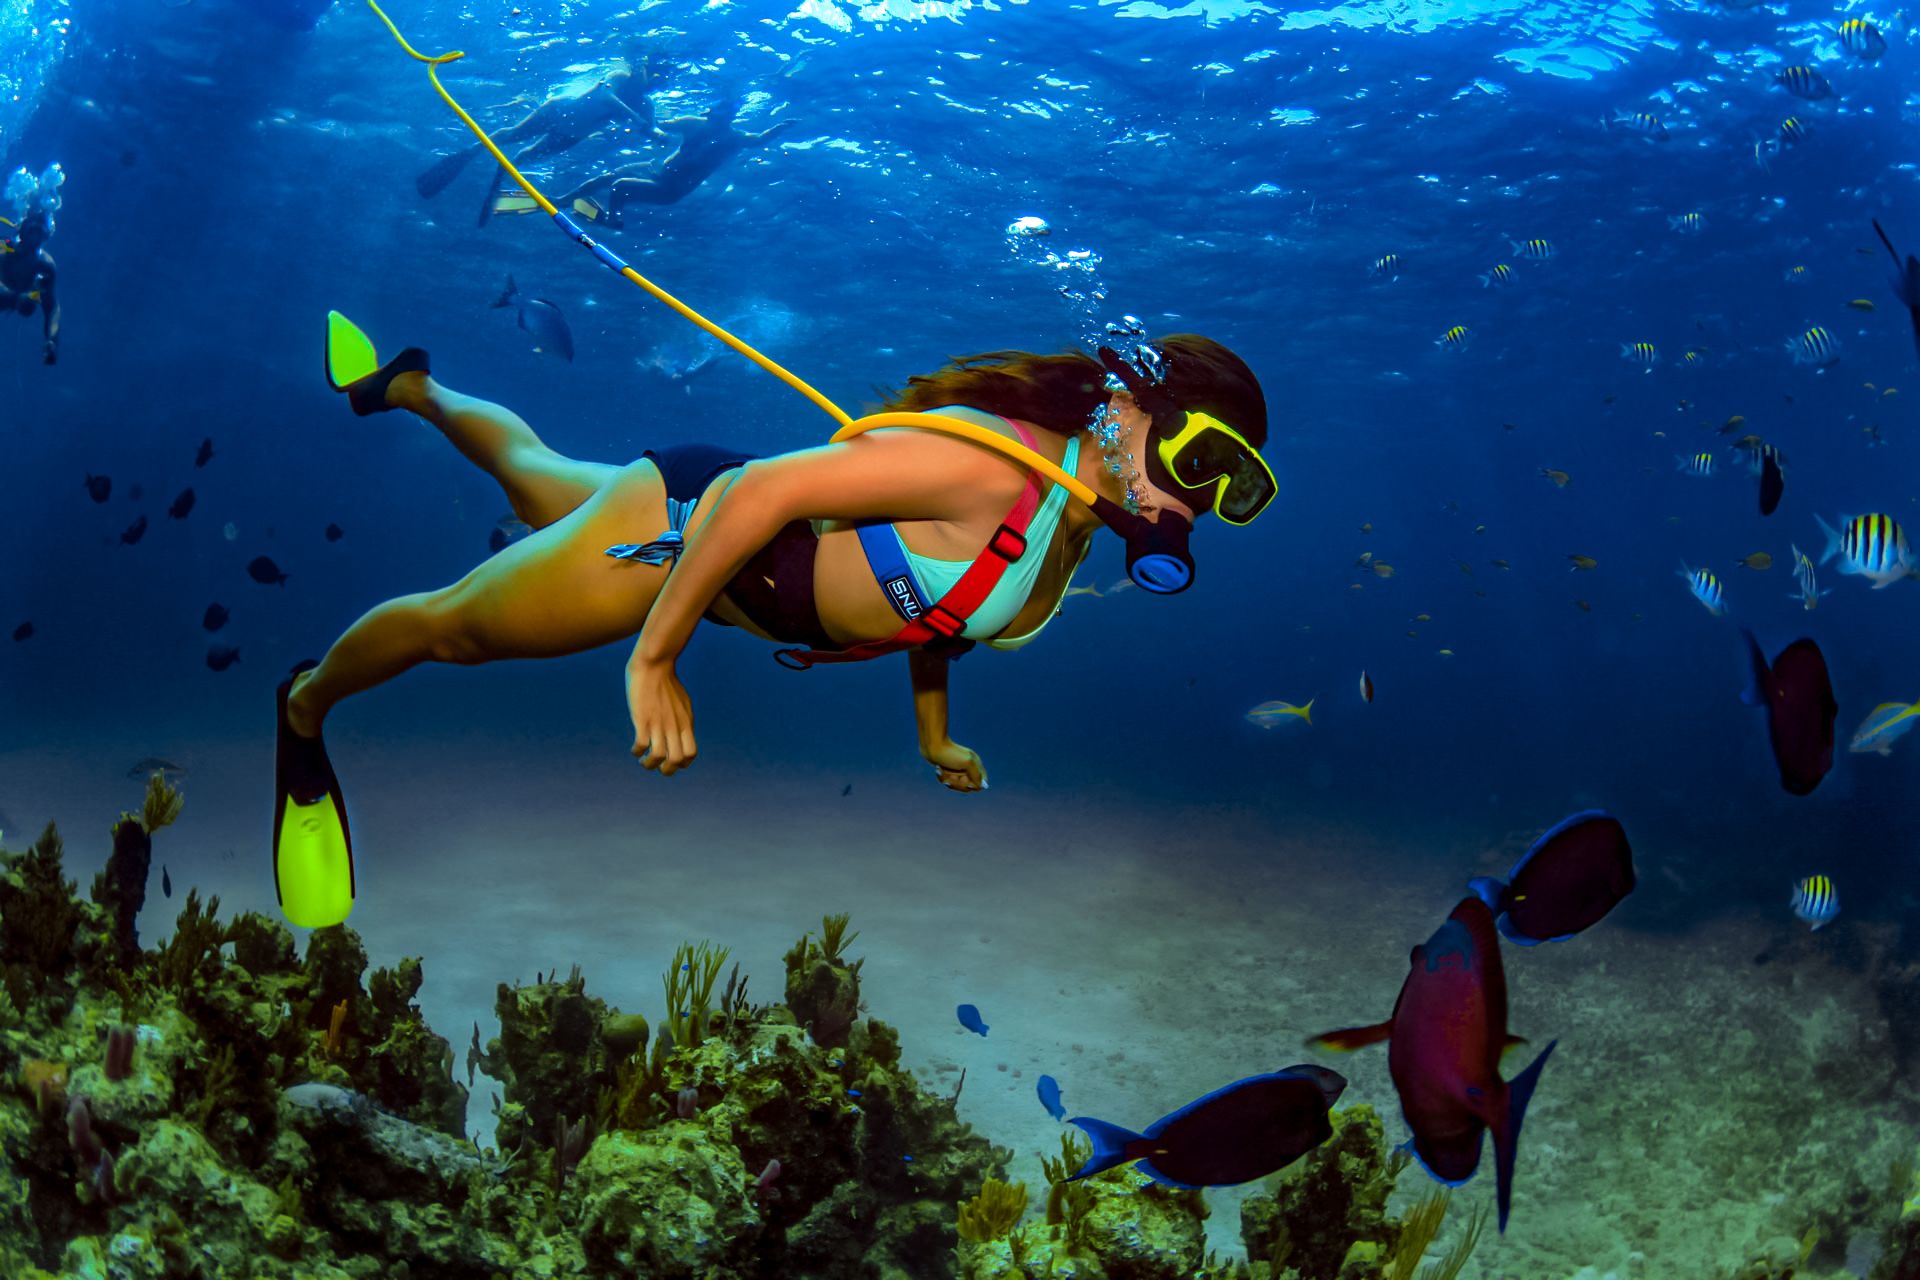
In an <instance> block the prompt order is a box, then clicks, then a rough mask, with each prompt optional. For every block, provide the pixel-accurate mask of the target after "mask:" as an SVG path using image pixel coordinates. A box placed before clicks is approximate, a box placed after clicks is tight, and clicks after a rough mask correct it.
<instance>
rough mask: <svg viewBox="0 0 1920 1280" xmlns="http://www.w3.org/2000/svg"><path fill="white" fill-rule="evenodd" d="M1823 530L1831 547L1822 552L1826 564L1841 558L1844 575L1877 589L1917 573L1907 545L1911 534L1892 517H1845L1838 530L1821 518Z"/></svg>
mask: <svg viewBox="0 0 1920 1280" xmlns="http://www.w3.org/2000/svg"><path fill="white" fill-rule="evenodd" d="M1814 519H1815V520H1817V521H1819V524H1820V531H1821V532H1822V533H1824V534H1826V535H1827V548H1826V550H1825V551H1822V552H1821V553H1820V563H1821V564H1825V563H1826V562H1827V561H1829V560H1831V559H1833V557H1834V556H1835V555H1838V556H1839V557H1840V572H1841V573H1843V574H1848V575H1858V576H1860V577H1863V578H1866V579H1868V580H1869V581H1871V582H1872V583H1873V587H1874V590H1876V591H1878V590H1879V589H1880V588H1882V587H1886V586H1891V585H1892V584H1893V583H1896V582H1898V581H1900V579H1902V578H1904V577H1906V576H1907V575H1908V574H1910V573H1912V572H1913V551H1912V549H1911V548H1909V547H1908V546H1907V531H1906V530H1905V529H1902V528H1901V527H1900V522H1899V521H1898V520H1895V519H1894V518H1893V517H1892V516H1888V515H1879V514H1874V515H1864V516H1854V517H1853V518H1851V519H1846V518H1842V520H1841V522H1840V527H1839V528H1838V529H1836V528H1834V527H1833V526H1832V525H1830V524H1828V523H1827V522H1826V521H1825V520H1821V519H1820V517H1819V516H1815V517H1814Z"/></svg>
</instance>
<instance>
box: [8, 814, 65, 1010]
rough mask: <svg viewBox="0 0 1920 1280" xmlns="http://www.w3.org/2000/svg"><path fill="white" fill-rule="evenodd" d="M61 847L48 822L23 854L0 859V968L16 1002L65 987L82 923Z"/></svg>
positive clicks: (56, 834)
mask: <svg viewBox="0 0 1920 1280" xmlns="http://www.w3.org/2000/svg"><path fill="white" fill-rule="evenodd" d="M63 854H64V846H63V845H62V844H61V840H60V833H59V832H58V831H56V830H55V829H54V827H53V824H52V823H48V824H47V829H46V831H44V832H43V833H42V834H41V836H40V838H39V839H38V840H36V841H35V842H34V844H33V847H32V848H30V849H28V850H27V851H26V852H25V853H10V854H4V855H0V868H4V870H3V872H0V964H4V965H5V966H6V972H7V993H8V995H9V996H10V997H12V998H13V1000H14V1002H15V1003H16V1004H22V1005H24V1004H25V1003H26V1000H25V998H24V997H26V996H28V995H30V994H38V993H39V992H41V991H45V990H47V989H48V988H49V987H54V986H58V987H61V988H64V982H65V978H66V975H67V973H68V971H69V970H70V969H72V967H73V966H74V963H75V954H74V945H75V931H76V930H77V929H78V928H79V925H80V921H81V912H80V906H79V904H78V903H77V902H75V901H74V883H73V882H72V881H71V880H67V879H64V878H63V877H62V876H61V874H60V873H61V859H62V856H63Z"/></svg>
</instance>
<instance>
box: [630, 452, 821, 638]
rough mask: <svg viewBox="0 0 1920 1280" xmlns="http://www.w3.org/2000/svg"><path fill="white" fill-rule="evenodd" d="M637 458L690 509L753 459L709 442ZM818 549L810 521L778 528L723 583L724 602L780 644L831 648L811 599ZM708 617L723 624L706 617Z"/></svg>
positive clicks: (818, 544)
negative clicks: (719, 481) (716, 483)
mask: <svg viewBox="0 0 1920 1280" xmlns="http://www.w3.org/2000/svg"><path fill="white" fill-rule="evenodd" d="M640 456H641V457H643V458H647V459H649V460H651V461H652V463H653V465H654V466H656V467H658V468H660V478H661V479H662V480H664V481H666V485H667V497H668V498H669V499H671V500H672V501H675V502H684V503H687V504H689V505H691V504H692V503H694V502H697V501H699V499H700V495H701V494H703V493H705V492H706V491H707V486H708V485H710V484H712V483H713V481H714V478H715V477H717V476H719V475H722V474H724V473H725V472H728V471H732V470H733V469H734V468H735V467H739V466H741V465H743V464H745V463H748V462H751V461H753V460H754V457H755V455H754V454H751V453H740V452H738V451H736V450H732V449H723V448H720V447H719V446H718V445H711V444H678V445H670V446H668V447H667V448H665V449H648V450H647V451H646V452H645V453H642V454H641V455H640ZM819 549H820V539H819V538H818V537H817V536H815V534H814V532H813V524H812V522H810V521H807V520H794V521H791V522H790V523H788V524H786V525H783V526H782V527H781V529H780V531H779V532H778V533H776V534H774V535H773V539H772V541H770V542H768V543H767V544H766V545H765V546H764V547H761V548H760V549H759V550H758V551H756V552H754V553H753V558H752V559H751V560H748V561H747V563H746V564H744V565H743V566H741V569H740V572H739V573H737V574H735V575H734V577H733V580H732V581H731V582H729V583H727V586H726V593H727V599H729V600H731V601H733V603H734V605H735V606H736V607H737V608H739V610H740V612H742V613H744V614H746V615H747V617H748V619H749V620H751V621H752V623H753V625H754V626H756V627H758V628H760V629H761V630H762V631H764V632H766V633H767V634H768V635H770V636H772V637H773V638H774V639H775V640H778V641H780V642H781V643H782V644H793V645H805V646H806V647H808V648H810V649H831V648H834V647H835V644H834V641H833V639H832V638H831V637H829V636H828V635H827V633H826V629H825V628H824V627H822V626H821V625H820V610H819V609H818V608H817V607H816V606H815V604H814V599H813V559H814V553H815V552H817V551H818V550H819ZM707 619H708V621H711V622H721V623H722V624H723V625H726V624H725V623H724V620H723V619H720V618H717V617H715V616H714V615H713V614H711V613H709V614H708V615H707Z"/></svg>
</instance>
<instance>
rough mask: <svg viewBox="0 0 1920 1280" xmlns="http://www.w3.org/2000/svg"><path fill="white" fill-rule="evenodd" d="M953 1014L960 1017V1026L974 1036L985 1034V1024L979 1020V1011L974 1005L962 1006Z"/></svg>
mask: <svg viewBox="0 0 1920 1280" xmlns="http://www.w3.org/2000/svg"><path fill="white" fill-rule="evenodd" d="M954 1012H955V1013H956V1014H958V1015H959V1017H960V1025H961V1026H963V1027H965V1028H966V1029H967V1030H969V1031H971V1032H973V1033H974V1034H975V1035H978V1036H984V1035H985V1034H987V1024H986V1023H985V1022H982V1021H981V1020H980V1009H979V1007H978V1006H976V1005H970V1004H963V1005H961V1006H960V1007H959V1008H958V1009H955V1010H954Z"/></svg>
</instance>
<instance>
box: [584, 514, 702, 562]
mask: <svg viewBox="0 0 1920 1280" xmlns="http://www.w3.org/2000/svg"><path fill="white" fill-rule="evenodd" d="M698 501H699V499H697V498H696V499H695V500H694V502H698ZM693 507H694V503H693V502H682V501H680V499H678V498H668V499H667V531H666V532H665V533H663V534H661V535H660V536H659V537H657V538H655V539H654V540H653V541H652V542H623V543H621V544H620V545H619V546H617V547H608V548H607V554H608V555H610V556H612V557H613V558H614V559H616V560H638V561H639V562H640V563H641V564H664V565H669V566H670V565H672V564H673V563H674V562H676V561H678V560H679V559H680V553H681V552H682V551H685V550H686V549H687V547H686V542H687V540H686V538H685V537H684V536H683V535H682V533H681V530H683V529H685V528H686V527H687V518H688V517H689V516H691V515H692V514H693Z"/></svg>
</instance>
